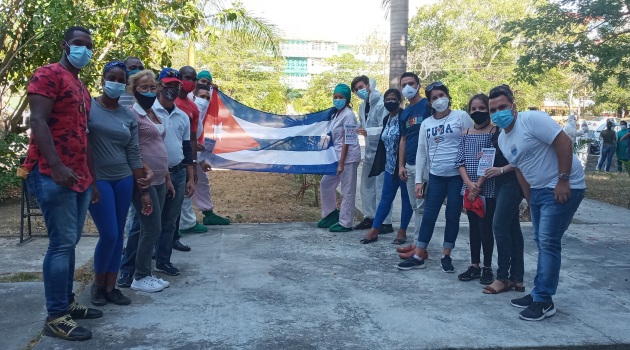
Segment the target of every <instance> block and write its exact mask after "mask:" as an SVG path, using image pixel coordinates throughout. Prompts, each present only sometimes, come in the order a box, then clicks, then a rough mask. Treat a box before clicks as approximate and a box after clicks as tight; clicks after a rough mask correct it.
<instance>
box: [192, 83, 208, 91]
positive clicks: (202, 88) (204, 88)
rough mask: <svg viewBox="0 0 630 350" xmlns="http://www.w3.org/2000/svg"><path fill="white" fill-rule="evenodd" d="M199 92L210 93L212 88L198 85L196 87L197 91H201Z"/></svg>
mask: <svg viewBox="0 0 630 350" xmlns="http://www.w3.org/2000/svg"><path fill="white" fill-rule="evenodd" d="M199 90H206V91H210V87H209V86H208V85H206V84H197V86H196V87H195V91H199Z"/></svg>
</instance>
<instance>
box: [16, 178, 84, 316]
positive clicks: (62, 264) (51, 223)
mask: <svg viewBox="0 0 630 350" xmlns="http://www.w3.org/2000/svg"><path fill="white" fill-rule="evenodd" d="M28 187H29V191H31V192H32V193H35V196H36V197H37V203H38V204H39V207H40V208H41V210H42V214H43V216H44V221H45V222H46V228H47V229H48V240H49V241H48V250H47V251H46V256H45V257H44V267H43V270H44V292H45V294H46V309H47V310H48V317H50V318H57V317H59V316H62V315H64V314H66V313H67V312H68V306H69V305H70V304H71V303H72V302H73V301H74V293H73V292H72V283H73V279H74V257H75V256H74V249H75V247H76V245H77V243H79V239H80V238H81V233H82V232H83V224H84V223H85V217H86V216H87V212H88V206H89V205H90V200H91V199H92V189H91V188H89V189H88V190H86V191H85V192H75V191H73V190H71V189H69V188H67V187H64V186H59V185H57V184H56V183H55V182H54V181H53V180H52V178H51V177H50V176H47V175H44V174H41V173H40V172H39V170H38V168H37V166H35V167H34V168H33V170H32V171H31V172H30V173H29V176H28Z"/></svg>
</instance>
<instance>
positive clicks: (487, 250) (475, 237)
mask: <svg viewBox="0 0 630 350" xmlns="http://www.w3.org/2000/svg"><path fill="white" fill-rule="evenodd" d="M496 203H497V202H496V199H495V198H486V214H485V215H484V217H483V218H482V217H480V216H479V215H477V214H476V213H474V212H473V211H472V210H468V211H467V212H466V215H467V216H468V224H469V226H468V227H469V229H468V232H469V237H470V262H471V263H472V264H479V263H481V250H482V249H483V266H484V267H492V251H493V250H494V237H493V236H492V219H493V218H494V211H495V207H496Z"/></svg>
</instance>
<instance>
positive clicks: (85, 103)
mask: <svg viewBox="0 0 630 350" xmlns="http://www.w3.org/2000/svg"><path fill="white" fill-rule="evenodd" d="M28 93H29V94H37V95H42V96H46V97H48V98H50V99H52V100H53V101H54V103H53V107H52V111H51V113H50V118H49V119H48V127H49V128H50V134H51V135H52V139H53V143H54V144H55V149H56V150H57V154H58V155H59V159H60V160H61V163H63V165H65V166H67V167H68V168H70V169H72V170H73V171H74V172H75V173H76V174H77V175H78V176H79V182H77V183H76V184H74V185H73V186H72V187H70V189H72V190H73V191H77V192H83V191H85V190H87V189H88V188H89V186H90V185H91V184H92V176H91V175H90V171H89V169H88V165H87V143H88V142H87V132H88V131H87V119H88V115H89V114H90V106H91V97H90V92H89V91H88V89H87V88H86V87H85V85H83V83H82V82H81V81H80V80H79V79H77V78H75V77H74V75H72V73H70V72H69V71H68V70H67V69H66V68H65V67H64V66H62V65H61V64H60V63H53V64H49V65H46V66H43V67H40V68H39V69H37V71H35V74H33V77H32V78H31V81H30V83H29V85H28ZM35 164H37V165H38V166H39V172H40V173H42V174H44V175H48V176H51V169H50V167H49V166H48V162H46V158H44V156H43V155H41V154H39V152H38V150H37V144H36V143H35V140H34V139H33V134H31V138H30V141H29V145H28V154H27V160H26V162H25V163H24V165H25V166H26V167H27V168H28V169H29V170H31V169H32V168H33V166H34V165H35Z"/></svg>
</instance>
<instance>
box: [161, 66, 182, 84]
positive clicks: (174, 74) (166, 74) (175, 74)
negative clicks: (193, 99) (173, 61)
mask: <svg viewBox="0 0 630 350" xmlns="http://www.w3.org/2000/svg"><path fill="white" fill-rule="evenodd" d="M158 80H159V81H161V82H165V83H170V82H173V81H176V82H178V83H180V84H181V83H182V75H181V74H180V73H179V71H177V69H173V68H163V69H162V71H161V72H160V75H159V76H158Z"/></svg>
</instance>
